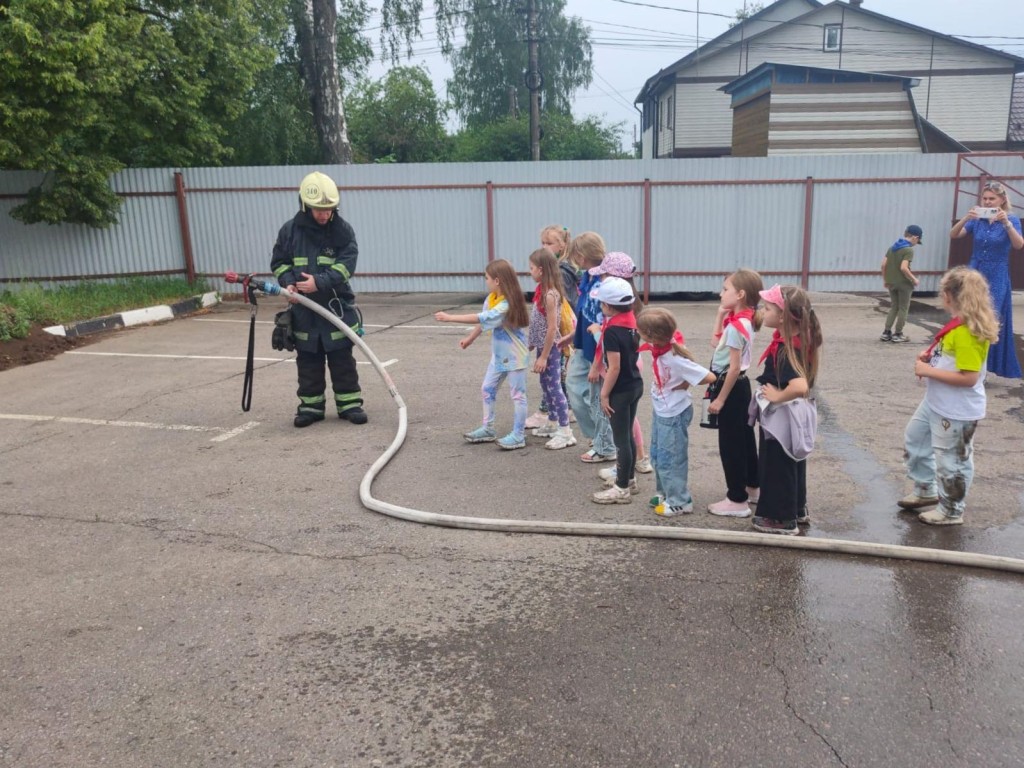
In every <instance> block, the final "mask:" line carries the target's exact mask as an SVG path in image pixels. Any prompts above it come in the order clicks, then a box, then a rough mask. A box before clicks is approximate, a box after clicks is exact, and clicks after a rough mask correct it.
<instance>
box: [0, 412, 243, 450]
mask: <svg viewBox="0 0 1024 768" xmlns="http://www.w3.org/2000/svg"><path fill="white" fill-rule="evenodd" d="M0 419H10V420H12V421H55V422H60V423H63V424H87V425H89V426H94V427H135V428H136V429H164V430H167V431H168V432H219V433H220V434H218V435H217V437H214V438H212V439H211V440H210V442H211V443H222V442H224V441H225V440H230V439H231V438H232V437H235V436H237V435H240V434H242V433H243V432H245V431H246V430H249V429H252V428H253V427H255V426H258V425H259V422H258V421H249V422H246V423H245V424H242V425H241V426H238V427H234V428H232V429H227V428H225V427H201V426H197V425H194V424H157V423H155V422H150V421H116V420H111V419H81V418H78V417H75V416H35V415H32V414H22V413H0Z"/></svg>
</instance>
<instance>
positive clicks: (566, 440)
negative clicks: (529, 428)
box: [544, 426, 576, 451]
mask: <svg viewBox="0 0 1024 768" xmlns="http://www.w3.org/2000/svg"><path fill="white" fill-rule="evenodd" d="M573 445H576V436H575V435H574V434H573V433H572V427H568V426H565V427H559V428H558V431H557V432H556V433H555V436H554V437H552V438H551V439H550V440H548V441H547V442H546V443H544V447H545V448H550V449H551V450H552V451H559V450H561V449H562V448H568V447H570V446H573Z"/></svg>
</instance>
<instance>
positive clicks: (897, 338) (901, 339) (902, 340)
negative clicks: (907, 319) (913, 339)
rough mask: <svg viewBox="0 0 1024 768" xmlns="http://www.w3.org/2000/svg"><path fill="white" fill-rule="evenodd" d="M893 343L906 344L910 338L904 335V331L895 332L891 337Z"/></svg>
mask: <svg viewBox="0 0 1024 768" xmlns="http://www.w3.org/2000/svg"><path fill="white" fill-rule="evenodd" d="M889 341H891V342H892V343H893V344H906V343H907V342H908V341H910V339H909V338H908V337H907V336H904V335H903V334H902V333H894V334H893V335H892V338H891V339H889Z"/></svg>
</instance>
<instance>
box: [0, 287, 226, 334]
mask: <svg viewBox="0 0 1024 768" xmlns="http://www.w3.org/2000/svg"><path fill="white" fill-rule="evenodd" d="M209 290H210V288H209V287H208V286H207V285H206V283H205V281H203V280H197V281H196V282H195V283H191V284H190V283H189V282H188V281H187V280H185V279H183V278H155V277H132V278H126V279H124V280H118V281H116V282H112V283H94V282H89V283H80V284H78V285H70V286H65V287H61V288H57V289H56V290H44V289H43V288H42V287H41V286H39V285H36V284H26V285H22V286H21V287H19V288H18V290H16V291H4V292H3V293H0V341H9V340H10V339H22V338H25V336H27V335H28V331H29V328H30V327H31V326H33V325H65V324H67V323H71V322H74V321H76V320H89V319H91V318H94V317H102V316H104V315H112V314H115V313H117V312H123V311H125V310H129V309H141V308H143V307H149V306H153V305H154V304H171V303H174V302H176V301H181V300H182V299H188V298H191V297H192V296H196V295H198V294H200V293H207V292H209Z"/></svg>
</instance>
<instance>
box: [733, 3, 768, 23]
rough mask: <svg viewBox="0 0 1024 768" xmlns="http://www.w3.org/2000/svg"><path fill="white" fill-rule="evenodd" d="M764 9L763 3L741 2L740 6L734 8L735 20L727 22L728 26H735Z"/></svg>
mask: <svg viewBox="0 0 1024 768" xmlns="http://www.w3.org/2000/svg"><path fill="white" fill-rule="evenodd" d="M763 10H764V3H746V2H744V3H743V7H742V8H737V9H736V21H733V22H731V23H730V24H729V26H730V27H735V26H736V25H737V24H738V23H739V22H741V21H744V20H746V19H749V18H750V17H751V16H753V15H754V14H755V13H760V12H761V11H763Z"/></svg>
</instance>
